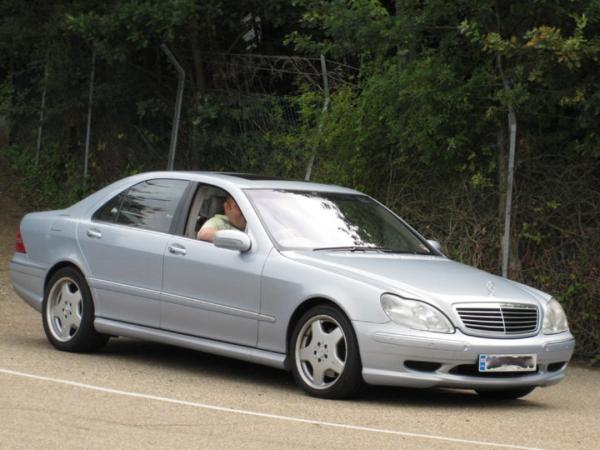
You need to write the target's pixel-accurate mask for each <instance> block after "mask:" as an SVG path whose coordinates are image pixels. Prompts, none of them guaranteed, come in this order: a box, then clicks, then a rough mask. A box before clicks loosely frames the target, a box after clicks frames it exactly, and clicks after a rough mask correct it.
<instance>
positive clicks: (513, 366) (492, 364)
mask: <svg viewBox="0 0 600 450" xmlns="http://www.w3.org/2000/svg"><path fill="white" fill-rule="evenodd" d="M536 367H537V355H483V354H482V355H479V371H480V372H534V371H535V370H536Z"/></svg>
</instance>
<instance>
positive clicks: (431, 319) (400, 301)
mask: <svg viewBox="0 0 600 450" xmlns="http://www.w3.org/2000/svg"><path fill="white" fill-rule="evenodd" d="M381 306H382V307H383V310H384V311H385V313H386V314H387V315H388V317H389V318H390V319H392V320H393V321H394V322H396V323H397V324H398V325H402V326H405V327H408V328H412V329H414V330H423V331H435V332H437V333H454V327H453V326H452V324H451V323H450V321H449V320H448V319H447V318H446V316H445V315H444V314H443V313H441V312H440V311H438V310H437V309H435V308H434V307H433V306H431V305H428V304H427V303H424V302H420V301H417V300H409V299H406V298H402V297H398V296H396V295H392V294H383V295H382V296H381Z"/></svg>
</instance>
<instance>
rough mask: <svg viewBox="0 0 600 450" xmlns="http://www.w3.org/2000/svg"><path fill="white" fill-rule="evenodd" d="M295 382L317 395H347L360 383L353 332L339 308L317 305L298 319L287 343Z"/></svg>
mask: <svg viewBox="0 0 600 450" xmlns="http://www.w3.org/2000/svg"><path fill="white" fill-rule="evenodd" d="M289 360H290V362H291V366H292V373H293V375H294V379H295V380H296V383H297V384H298V385H300V387H302V389H304V390H305V391H306V392H307V393H308V394H310V395H312V396H314V397H320V398H336V399H341V398H348V397H351V396H353V395H355V394H356V393H357V392H358V390H359V389H360V388H361V386H362V385H363V379H362V374H361V370H362V364H361V361H360V354H359V351H358V343H357V340H356V334H355V333H354V329H353V327H352V324H351V322H350V320H348V318H347V317H346V316H345V315H344V313H342V312H341V311H340V310H339V309H337V308H335V307H333V306H329V305H319V306H315V307H314V308H311V309H310V310H308V311H307V312H306V313H304V315H303V316H302V317H301V318H300V320H299V321H298V323H297V324H296V326H295V327H294V332H293V333H292V338H291V341H290V345H289Z"/></svg>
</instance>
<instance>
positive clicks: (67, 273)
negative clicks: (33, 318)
mask: <svg viewBox="0 0 600 450" xmlns="http://www.w3.org/2000/svg"><path fill="white" fill-rule="evenodd" d="M94 317H95V313H94V302H93V301H92V294H91V293H90V288H89V286H88V285H87V283H86V281H85V278H84V277H83V275H81V273H80V272H79V271H78V270H76V269H75V268H73V267H64V268H62V269H59V270H58V271H57V272H56V273H55V274H54V275H52V277H51V278H50V280H49V281H48V284H47V286H46V290H45V292H44V301H43V303H42V321H43V324H44V332H45V333H46V337H47V338H48V341H50V343H51V344H52V345H53V346H54V347H55V348H57V349H58V350H61V351H66V352H90V351H94V350H98V349H100V348H101V347H103V346H104V345H105V344H106V343H107V342H108V339H109V337H108V336H105V335H103V334H100V333H98V332H97V331H96V330H95V328H94Z"/></svg>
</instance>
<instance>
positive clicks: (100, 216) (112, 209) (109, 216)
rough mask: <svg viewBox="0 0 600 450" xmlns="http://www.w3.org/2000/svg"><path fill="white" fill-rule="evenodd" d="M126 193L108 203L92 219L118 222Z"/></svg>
mask: <svg viewBox="0 0 600 450" xmlns="http://www.w3.org/2000/svg"><path fill="white" fill-rule="evenodd" d="M125 192H126V191H125ZM125 192H121V193H120V194H119V195H116V196H115V197H113V198H111V199H110V200H109V201H108V202H106V203H105V204H104V206H103V207H102V208H100V209H99V210H98V211H96V212H95V213H94V215H93V216H92V219H93V220H101V221H102V222H114V221H115V220H117V217H118V215H119V208H120V207H121V202H122V201H123V198H124V197H125Z"/></svg>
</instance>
